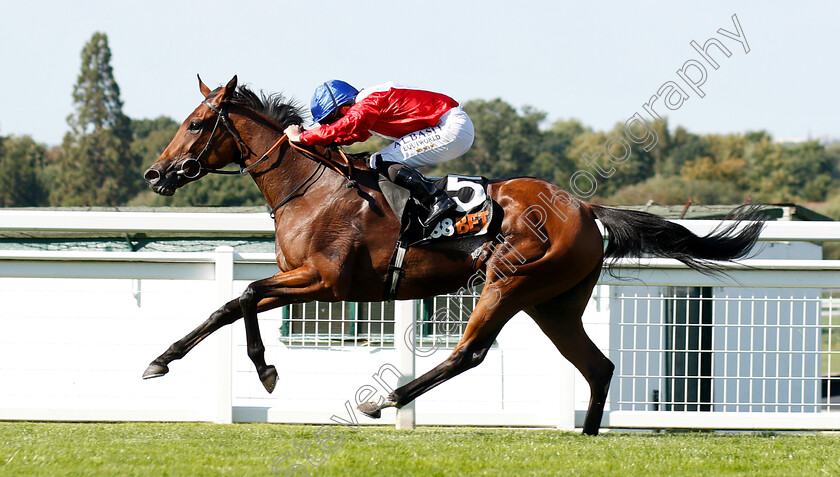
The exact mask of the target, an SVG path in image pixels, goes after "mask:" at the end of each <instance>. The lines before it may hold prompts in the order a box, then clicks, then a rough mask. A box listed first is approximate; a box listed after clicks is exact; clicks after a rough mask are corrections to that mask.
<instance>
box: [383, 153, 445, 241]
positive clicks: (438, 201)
mask: <svg viewBox="0 0 840 477" xmlns="http://www.w3.org/2000/svg"><path fill="white" fill-rule="evenodd" d="M385 165H387V170H386V175H387V176H388V178H389V179H390V180H391V182H393V183H394V184H396V185H398V186H400V187H405V188H406V189H408V192H409V193H411V196H412V197H414V198H415V199H417V200H418V201H419V202H420V203H421V204H423V206H424V207H426V208H427V209H428V210H429V214H428V215H427V216H426V218H425V219H424V220H423V226H424V227H429V226H430V225H431V224H433V223H434V222H435V220H437V219H438V218H439V217H440V216H441V215H443V214H444V213H446V212H447V211H449V210H452V209H454V208H455V201H454V200H452V199H450V198H449V196H448V195H446V193H445V192H444V191H442V190H438V189H437V188H436V187H435V185H434V184H433V183H432V181H430V180H429V179H426V177H424V176H423V174H421V173H420V171H418V170H417V169H414V168H413V167H411V166H409V165H407V164H400V163H398V162H391V163H385Z"/></svg>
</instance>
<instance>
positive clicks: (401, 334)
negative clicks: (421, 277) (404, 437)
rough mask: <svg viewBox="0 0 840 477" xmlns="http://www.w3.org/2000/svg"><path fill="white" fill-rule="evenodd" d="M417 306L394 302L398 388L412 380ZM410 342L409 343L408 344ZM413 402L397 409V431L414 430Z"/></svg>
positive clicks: (409, 301)
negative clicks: (398, 374)
mask: <svg viewBox="0 0 840 477" xmlns="http://www.w3.org/2000/svg"><path fill="white" fill-rule="evenodd" d="M416 326H417V306H416V303H415V301H414V300H400V301H396V302H394V348H395V349H396V351H397V368H398V369H399V371H400V373H401V374H402V377H401V378H400V379H399V381H398V382H397V385H398V386H402V385H404V384H407V383H408V382H409V381H411V380H413V379H414V373H415V370H414V349H415V346H414V342H413V341H414V340H415V339H416V331H415V330H416ZM409 341H411V342H409ZM414 425H415V413H414V402H413V401H412V402H410V403H408V404H406V405H405V406H403V407H402V408H401V409H397V429H414Z"/></svg>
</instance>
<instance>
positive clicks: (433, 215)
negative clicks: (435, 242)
mask: <svg viewBox="0 0 840 477" xmlns="http://www.w3.org/2000/svg"><path fill="white" fill-rule="evenodd" d="M455 206H456V204H455V201H454V200H452V198H451V197H449V196H448V195H446V194H441V198H439V199H438V200H437V201H436V202H435V203H433V204H432V206H431V207H430V208H429V215H428V216H427V217H426V219H425V220H422V221H421V222H420V223H422V224H423V227H425V228H428V227H430V226H431V225H432V224H433V223H434V222H435V220H437V219H438V217H440V216H441V215H443V214H445V213H446V212H448V211H450V210H451V209H454V208H455Z"/></svg>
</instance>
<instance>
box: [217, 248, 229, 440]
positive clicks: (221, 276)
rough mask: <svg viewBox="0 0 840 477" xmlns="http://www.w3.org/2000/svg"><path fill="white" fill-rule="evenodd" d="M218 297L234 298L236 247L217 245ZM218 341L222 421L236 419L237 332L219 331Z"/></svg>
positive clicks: (220, 299) (221, 299)
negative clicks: (234, 406) (234, 397)
mask: <svg viewBox="0 0 840 477" xmlns="http://www.w3.org/2000/svg"><path fill="white" fill-rule="evenodd" d="M216 297H217V299H218V305H219V306H221V305H222V304H224V303H227V302H228V301H230V300H231V299H232V298H233V247H229V246H222V247H218V248H216ZM215 338H216V342H217V343H218V346H217V347H218V357H219V359H218V363H217V365H216V366H217V372H216V384H217V386H216V419H215V422H216V423H218V424H230V423H232V422H233V364H232V359H233V351H232V347H233V334H232V332H231V327H230V326H224V327H222V328H221V329H219V330H218V331H216V333H215Z"/></svg>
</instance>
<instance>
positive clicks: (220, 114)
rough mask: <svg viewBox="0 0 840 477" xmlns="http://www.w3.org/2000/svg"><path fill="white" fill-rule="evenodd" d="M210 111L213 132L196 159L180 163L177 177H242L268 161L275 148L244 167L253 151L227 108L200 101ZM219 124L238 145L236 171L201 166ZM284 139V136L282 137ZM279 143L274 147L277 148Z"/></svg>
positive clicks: (211, 145)
mask: <svg viewBox="0 0 840 477" xmlns="http://www.w3.org/2000/svg"><path fill="white" fill-rule="evenodd" d="M202 103H204V104H205V105H206V106H207V107H208V108H210V110H211V111H213V112H214V113H216V122H215V123H214V124H213V131H212V132H210V137H209V138H208V139H207V143H206V144H205V145H204V148H203V149H202V150H201V152H200V153H198V157H195V158H192V157H191V158H189V159H187V160H185V161H184V162H182V163H181V169H180V170H179V171H178V175H179V176H185V177H186V178H187V179H195V178H196V177H198V176H200V175H201V173H202V172H207V173H209V174H226V175H242V174H247V173H249V172H251V171H252V170H253V169H254V168H255V167H257V166H258V165H260V164H261V163H262V162H263V161H265V160H266V159H268V156H270V155H271V154H272V153H273V152H274V151H275V150H276V148H275V147H272V148H271V149H269V151H268V152H266V153H265V154H264V155H263V156H262V157H261V158H260V159H259V160H258V161H257V162H255V163H253V164H251V165H250V166H248V167H245V159H246V158H247V157H248V156H252V155H254V151H253V150H251V148H250V147H248V145H247V144H245V141H243V140H242V136H241V135H240V134H239V131H237V130H236V128H235V127H234V126H233V124H232V122H231V120H230V118H228V114H227V107H226V106H225V105H224V104H222V105H221V106H219V107H218V108H217V107H215V106H213V105H212V104H210V103H208V102H207V100H206V99H205V100H204V101H202ZM219 123H221V124H222V125H223V126H224V127H225V129H227V131H228V132H229V133H230V135H231V136H233V138H234V139H236V142H237V144H238V145H239V158H238V159H237V160H236V161H234V162H236V163H237V164H239V170H238V171H222V170H217V169H210V168H208V167H204V166H203V165H202V164H201V158H202V157H203V156H204V155H205V154H207V153H208V152H209V151H210V148H211V147H213V138H214V137H215V136H216V131H217V130H218V129H219ZM283 137H284V138H285V137H286V136H285V135H283ZM281 140H282V138H281ZM279 143H280V141H278V144H275V146H279Z"/></svg>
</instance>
